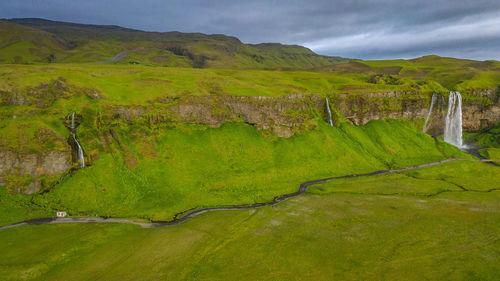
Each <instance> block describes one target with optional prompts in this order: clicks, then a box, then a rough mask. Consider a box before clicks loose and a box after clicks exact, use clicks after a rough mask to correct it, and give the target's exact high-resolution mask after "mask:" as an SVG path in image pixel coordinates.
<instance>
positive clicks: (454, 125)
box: [444, 91, 464, 148]
mask: <svg viewBox="0 0 500 281" xmlns="http://www.w3.org/2000/svg"><path fill="white" fill-rule="evenodd" d="M444 141H445V142H447V143H451V144H453V145H454V146H456V147H459V148H464V146H463V142H462V96H461V95H460V93H459V92H453V91H450V97H449V98H448V112H447V113H446V123H445V128H444Z"/></svg>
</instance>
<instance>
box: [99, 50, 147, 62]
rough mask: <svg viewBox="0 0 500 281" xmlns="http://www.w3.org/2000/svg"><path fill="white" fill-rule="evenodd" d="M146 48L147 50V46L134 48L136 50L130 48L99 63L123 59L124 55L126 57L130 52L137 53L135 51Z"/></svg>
mask: <svg viewBox="0 0 500 281" xmlns="http://www.w3.org/2000/svg"><path fill="white" fill-rule="evenodd" d="M146 50H149V49H148V48H142V49H136V50H131V51H125V52H121V53H119V54H117V55H116V56H114V57H113V58H111V59H109V60H107V61H101V62H99V63H101V64H102V63H113V62H117V61H119V60H121V59H123V58H124V57H126V56H127V55H128V54H131V53H137V52H141V51H146Z"/></svg>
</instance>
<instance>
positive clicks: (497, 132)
mask: <svg viewBox="0 0 500 281" xmlns="http://www.w3.org/2000/svg"><path fill="white" fill-rule="evenodd" d="M464 140H465V141H466V142H467V143H471V144H474V145H479V146H483V147H490V148H500V125H499V124H497V125H496V126H491V127H487V128H484V129H481V130H479V131H477V132H474V133H464Z"/></svg>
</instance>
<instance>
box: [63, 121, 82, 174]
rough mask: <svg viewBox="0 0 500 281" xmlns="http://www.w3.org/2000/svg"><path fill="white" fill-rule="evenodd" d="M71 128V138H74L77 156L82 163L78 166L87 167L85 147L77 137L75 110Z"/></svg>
mask: <svg viewBox="0 0 500 281" xmlns="http://www.w3.org/2000/svg"><path fill="white" fill-rule="evenodd" d="M67 119H69V115H68V117H67ZM69 129H70V134H71V138H72V139H73V143H74V144H75V145H76V157H77V159H78V162H79V163H80V165H79V166H78V168H83V167H85V155H84V154H83V148H82V146H81V145H80V142H79V141H78V139H77V138H76V126H75V113H74V112H73V114H71V127H69Z"/></svg>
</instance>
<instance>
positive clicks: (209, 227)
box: [0, 162, 500, 280]
mask: <svg viewBox="0 0 500 281" xmlns="http://www.w3.org/2000/svg"><path fill="white" fill-rule="evenodd" d="M441 169H442V170H441ZM477 169H479V170H481V171H482V173H484V174H485V177H486V176H488V177H489V178H490V181H491V182H492V183H498V181H499V180H500V178H499V173H498V171H497V170H498V169H499V168H498V167H495V166H491V165H489V164H482V163H470V162H460V163H458V162H453V163H448V164H445V165H443V166H437V167H432V168H428V169H424V170H421V171H419V173H420V174H419V177H421V179H414V178H408V180H409V181H411V180H413V181H414V182H413V183H414V186H413V188H412V189H413V190H407V188H406V187H405V186H403V187H402V188H401V190H400V191H401V193H400V194H398V195H380V194H383V193H385V192H386V191H387V187H391V188H394V187H395V184H394V179H395V178H398V179H399V178H401V177H402V175H386V176H381V177H374V178H371V182H370V180H369V179H368V178H367V179H351V180H352V181H353V182H352V183H351V182H349V181H350V180H345V181H343V184H342V185H344V184H346V189H345V191H344V192H340V191H339V192H340V193H335V194H332V193H329V194H320V195H318V194H306V195H304V196H303V197H299V198H295V199H291V200H288V201H286V202H284V203H282V204H279V205H277V206H274V207H266V208H262V209H258V210H241V211H227V212H214V213H207V214H203V215H201V216H198V217H196V218H194V219H192V220H189V221H188V222H186V223H184V224H181V225H179V226H174V227H165V228H159V229H141V228H139V227H137V226H131V225H117V224H112V225H102V224H88V225H70V224H67V225H43V226H23V227H18V228H15V229H6V230H2V231H0V240H1V241H2V243H1V244H0V278H1V279H2V280H89V279H90V280H138V279H141V280H235V279H237V280H255V279H259V280H332V279H333V280H422V279H429V280H495V279H496V278H497V277H498V272H499V271H500V266H499V265H500V251H499V249H500V244H499V243H500V240H499V239H498V237H499V236H500V225H499V224H498V221H499V220H500V215H499V214H500V207H499V206H500V204H499V202H500V193H499V192H498V191H492V192H474V191H458V190H456V189H455V188H454V187H452V186H450V185H449V184H448V183H446V182H444V181H442V184H443V188H445V189H449V191H451V192H444V193H441V194H438V195H434V196H431V195H432V194H434V193H435V191H436V190H437V189H435V188H439V184H437V181H436V180H435V176H436V175H438V174H440V173H441V172H446V174H447V175H449V177H448V180H452V181H454V182H456V183H457V184H459V185H462V186H468V187H478V186H476V185H474V182H473V181H471V179H473V177H474V175H475V174H476V173H477V172H476V170H477ZM415 172H416V171H414V172H412V173H415ZM464 173H466V174H467V175H463V174H464ZM427 176H429V177H427ZM456 176H458V177H456ZM429 183H432V184H431V187H429ZM361 184H362V185H363V186H372V188H371V189H370V188H368V189H360V188H358V187H359V186H360V185H361ZM328 185H329V188H334V182H331V183H328ZM324 186H326V184H325V185H324ZM339 186H340V185H339ZM347 186H349V188H347ZM419 186H420V187H421V188H422V192H417V193H415V192H414V191H418V187H419ZM432 186H434V187H432ZM351 188H352V189H353V190H351ZM405 190H406V191H405ZM481 190H482V189H481ZM332 191H333V189H332ZM351 191H355V192H359V193H360V194H349V192H351ZM407 191H409V192H407Z"/></svg>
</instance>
